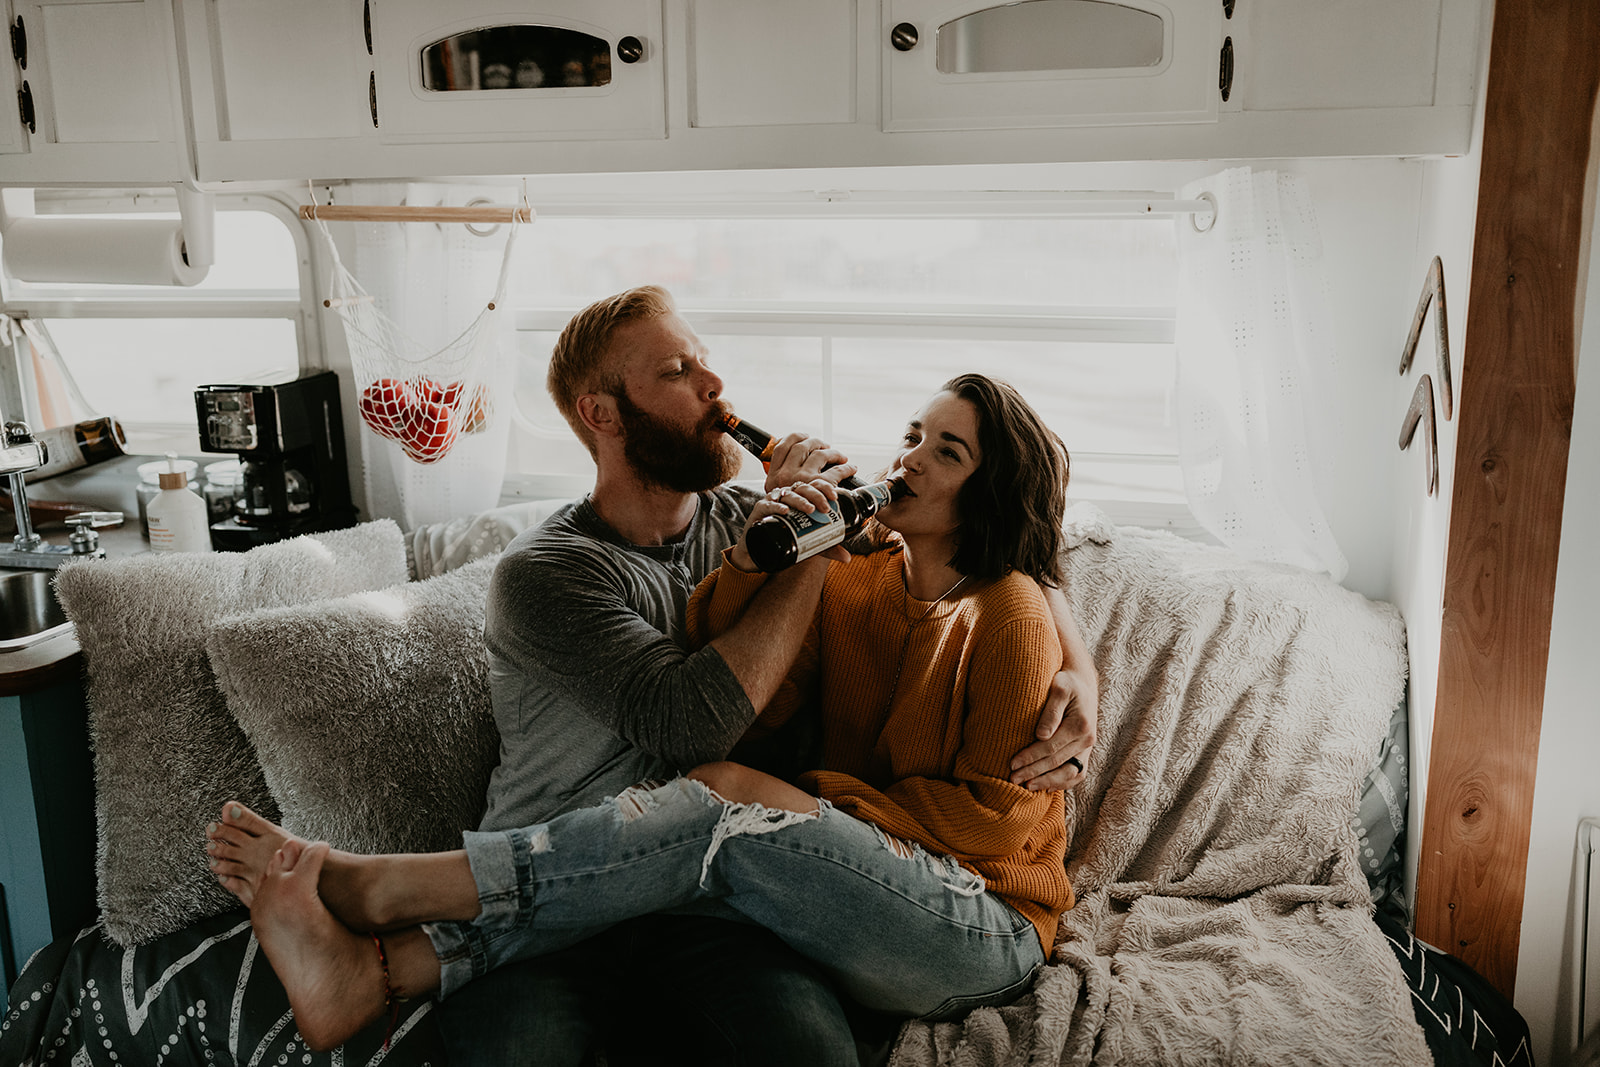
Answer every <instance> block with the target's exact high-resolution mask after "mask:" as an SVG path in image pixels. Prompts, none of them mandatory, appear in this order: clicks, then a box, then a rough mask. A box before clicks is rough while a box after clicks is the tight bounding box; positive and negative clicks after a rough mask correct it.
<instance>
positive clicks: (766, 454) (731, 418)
mask: <svg viewBox="0 0 1600 1067" xmlns="http://www.w3.org/2000/svg"><path fill="white" fill-rule="evenodd" d="M722 429H723V431H724V432H725V433H726V434H727V435H728V436H729V437H731V438H733V439H734V440H735V441H738V442H739V443H740V444H741V445H743V446H744V448H745V451H747V452H749V453H750V454H751V455H752V456H754V457H756V458H757V459H759V460H760V461H761V466H763V467H771V465H772V450H773V449H774V448H776V447H777V446H778V439H777V438H776V437H774V436H772V435H771V434H770V433H768V432H767V431H765V430H763V429H762V428H761V427H759V426H756V425H754V424H752V423H751V422H750V421H749V420H748V419H741V418H740V417H739V416H737V415H724V416H723V417H722ZM863 484H864V483H863V482H862V481H861V479H860V478H857V477H856V476H855V475H851V476H850V477H848V478H846V479H845V480H844V481H842V482H840V483H839V488H840V489H860V488H861V486H862V485H863Z"/></svg>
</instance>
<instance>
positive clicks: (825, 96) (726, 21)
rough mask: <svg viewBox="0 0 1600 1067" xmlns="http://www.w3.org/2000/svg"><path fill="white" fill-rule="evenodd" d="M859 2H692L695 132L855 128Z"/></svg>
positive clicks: (692, 119)
mask: <svg viewBox="0 0 1600 1067" xmlns="http://www.w3.org/2000/svg"><path fill="white" fill-rule="evenodd" d="M857 22H858V18H857V12H856V0H807V2H806V3H803V4H797V3H772V2H770V0H755V2H752V0H690V3H689V5H688V9H687V31H688V32H687V34H686V38H687V40H688V55H687V57H686V65H687V69H688V74H689V84H688V86H687V88H688V91H689V99H690V104H689V124H690V125H691V126H694V127H697V128H699V129H717V128H724V127H760V126H804V125H842V124H849V123H853V122H855V121H856V117H857V116H856V69H857V63H856V60H857V52H858V46H857V34H856V26H857Z"/></svg>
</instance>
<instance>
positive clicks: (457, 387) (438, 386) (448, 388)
mask: <svg viewBox="0 0 1600 1067" xmlns="http://www.w3.org/2000/svg"><path fill="white" fill-rule="evenodd" d="M417 395H418V396H419V397H421V398H422V399H423V400H426V401H428V402H430V403H433V404H443V405H444V406H445V407H447V408H452V409H454V408H455V406H456V401H457V400H459V399H461V383H460V382H436V381H434V380H433V379H432V378H418V379H417Z"/></svg>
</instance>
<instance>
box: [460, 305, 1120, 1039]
mask: <svg viewBox="0 0 1600 1067" xmlns="http://www.w3.org/2000/svg"><path fill="white" fill-rule="evenodd" d="M706 355H707V353H706V349H705V346H704V345H703V344H701V342H700V341H699V339H698V338H697V337H696V336H695V335H694V332H693V331H692V330H690V328H689V327H688V325H687V324H686V323H685V322H684V321H683V320H682V318H680V317H679V316H678V315H677V313H676V309H675V308H674V306H673V304H672V301H671V297H670V296H669V295H668V294H667V293H666V292H665V291H664V290H661V289H659V288H655V287H644V288H640V289H634V290H630V291H628V292H625V293H621V294H619V295H617V296H614V297H611V298H609V299H607V300H602V301H600V302H598V303H596V304H594V305H592V306H590V307H589V308H586V309H585V310H584V311H582V312H580V313H579V314H578V315H576V316H575V317H574V318H573V320H572V321H571V323H569V324H568V326H567V328H566V329H565V330H564V331H563V332H562V335H561V338H560V339H559V340H558V342H557V344H556V348H555V351H554V353H553V354H552V357H551V363H550V372H549V388H550V392H551V395H552V396H553V397H554V399H555V401H556V405H557V407H558V408H559V409H560V410H561V412H562V414H563V415H564V416H565V417H566V419H567V421H568V423H569V424H570V425H571V426H572V428H573V431H574V432H575V433H576V434H577V435H578V437H579V439H580V440H582V441H583V443H584V444H585V446H587V447H588V449H589V451H590V454H591V455H593V457H594V460H595V466H596V477H595V487H594V490H593V491H592V492H591V493H590V494H589V496H588V497H587V498H585V499H584V500H582V501H579V502H578V503H576V504H573V505H571V506H569V507H567V508H565V509H563V510H562V511H560V512H558V513H557V514H556V515H554V516H552V517H551V518H550V519H549V520H548V521H547V522H546V523H544V524H543V525H542V526H540V527H538V528H536V529H534V530H529V531H527V532H525V533H524V534H522V535H521V536H520V537H518V538H517V539H516V540H515V541H514V542H513V543H512V544H511V545H510V546H509V547H508V548H507V549H506V552H505V554H504V556H503V557H502V560H501V563H500V565H499V567H498V569H497V570H496V572H495V577H494V583H493V586H492V587H491V591H490V596H489V605H488V623H487V628H486V636H487V641H488V646H489V652H490V669H491V685H492V691H493V699H494V713H495V718H496V722H497V724H498V726H499V729H500V735H501V760H500V764H499V766H498V767H497V768H496V770H495V772H494V777H493V779H492V780H491V782H490V785H489V803H488V810H487V812H486V814H485V816H484V819H483V823H482V826H481V828H482V829H484V830H498V829H506V828H510V827H516V826H527V825H532V824H535V823H539V822H542V821H545V820H548V819H550V818H551V817H553V816H555V815H557V814H559V813H561V812H564V811H568V810H571V809H573V808H579V807H587V806H590V805H592V804H594V803H596V802H598V801H600V800H601V799H603V798H605V797H608V796H612V795H615V794H617V793H619V792H621V791H622V790H624V789H626V788H627V787H629V786H631V785H634V784H636V783H638V782H640V781H644V780H647V779H651V778H665V777H670V776H671V775H673V774H675V773H678V772H680V771H682V770H685V769H687V768H689V767H692V766H695V765H697V764H700V763H705V762H709V761H713V760H719V759H723V758H725V757H726V756H727V753H728V751H729V750H730V749H731V748H732V747H733V745H734V743H735V742H736V741H738V740H739V738H740V736H741V735H742V734H743V733H744V731H745V729H746V727H747V726H749V724H750V723H751V721H752V720H753V719H754V718H755V714H756V712H757V710H758V708H757V707H756V706H754V705H753V704H752V702H751V699H750V697H749V696H748V695H747V694H750V693H763V692H765V693H770V692H771V691H772V690H773V688H775V686H776V684H777V681H778V680H779V679H781V677H782V676H783V674H784V672H785V671H786V670H787V668H788V666H789V664H790V662H792V660H793V658H794V655H795V653H796V652H797V651H798V649H799V646H800V642H801V640H802V638H803V636H804V633H805V630H806V627H807V624H808V623H809V622H810V613H809V611H804V610H790V608H789V606H790V605H791V604H803V603H808V602H809V603H814V602H815V594H814V592H813V593H812V594H811V599H810V601H806V600H805V590H804V588H803V587H802V585H801V583H803V582H806V581H811V580H814V577H815V572H816V570H817V569H816V568H803V569H797V571H796V572H790V573H786V574H783V575H779V576H776V577H775V578H774V579H773V580H772V581H771V582H769V583H768V587H767V589H766V590H765V591H764V592H763V594H762V596H761V597H758V599H757V600H756V601H755V602H754V603H753V604H752V605H751V607H750V609H749V610H748V611H747V613H746V615H745V617H744V619H743V620H742V621H741V623H740V624H739V626H737V627H735V628H734V629H733V630H731V631H729V632H728V633H727V634H724V635H723V636H722V637H719V638H718V639H717V640H716V641H714V642H712V644H711V645H709V646H707V647H706V648H704V649H701V650H700V651H698V652H694V653H690V652H688V651H686V648H687V645H688V642H687V640H686V638H685V635H684V631H683V619H684V608H685V606H686V604H687V600H688V596H689V594H690V592H691V591H692V590H693V589H694V587H695V585H696V584H697V583H698V582H699V580H700V579H701V578H702V577H704V576H705V575H706V574H707V573H709V572H710V571H711V570H713V569H715V567H716V566H717V563H718V561H719V557H720V554H721V552H722V550H723V549H724V548H726V547H728V546H729V545H731V544H733V543H734V542H735V541H736V540H737V539H738V536H739V533H740V531H741V529H742V527H743V525H744V523H745V519H746V517H747V514H748V512H749V510H750V508H751V506H752V505H753V504H754V502H755V501H756V500H757V499H759V497H758V495H757V494H756V493H755V492H754V491H752V490H748V489H744V488H741V487H737V486H730V485H727V484H725V483H726V482H727V481H728V480H729V479H730V478H732V477H733V476H734V474H735V473H736V472H737V470H738V468H739V464H740V460H741V454H740V453H739V451H738V448H737V446H736V445H735V444H734V443H733V442H732V440H731V439H730V438H728V437H727V436H726V435H724V434H722V433H721V431H720V429H719V426H720V416H721V415H722V413H723V412H724V411H725V410H727V409H726V407H725V405H724V403H723V401H722V399H721V394H722V381H721V379H720V378H718V377H717V375H716V374H715V372H713V371H712V370H711V369H710V367H709V366H707V362H706ZM824 471H826V472H827V473H826V477H828V478H829V479H831V480H833V481H834V482H837V481H838V480H839V479H842V478H844V477H845V476H847V475H849V474H851V473H854V471H855V468H854V467H853V466H851V465H850V464H849V463H847V462H845V456H844V455H843V454H842V453H840V452H838V451H837V450H835V449H832V448H830V447H828V446H827V445H826V444H824V443H823V442H821V441H819V440H816V439H815V438H809V437H804V436H802V435H798V434H791V435H790V436H788V437H785V438H784V439H783V440H782V441H781V442H780V443H779V444H778V446H777V448H776V449H775V450H774V452H773V456H772V462H771V467H770V471H769V474H768V478H767V488H768V489H769V490H775V489H779V488H781V487H786V486H789V485H791V484H793V483H794V482H796V481H799V480H802V479H811V478H815V477H818V476H819V475H823V472H824ZM802 572H803V573H802ZM1053 599H1054V603H1055V605H1056V613H1057V616H1058V620H1060V622H1059V627H1060V629H1061V630H1062V641H1063V645H1064V647H1065V649H1066V655H1065V657H1064V658H1065V662H1066V666H1067V669H1066V670H1064V671H1063V673H1062V675H1060V676H1058V678H1057V685H1056V688H1055V690H1054V691H1053V693H1052V700H1051V706H1050V707H1049V708H1048V709H1047V710H1046V711H1045V713H1044V715H1043V716H1042V718H1041V721H1040V735H1041V738H1043V740H1041V741H1040V742H1039V743H1038V744H1035V745H1033V746H1030V747H1029V748H1028V749H1026V750H1024V751H1023V752H1022V753H1019V755H1018V758H1017V760H1016V761H1014V767H1015V768H1016V774H1015V775H1014V779H1015V780H1017V781H1019V782H1023V781H1031V784H1032V785H1033V786H1034V787H1036V788H1063V787H1065V786H1069V785H1072V784H1074V783H1075V782H1076V780H1077V777H1078V776H1079V775H1080V774H1081V771H1082V767H1081V760H1082V759H1084V758H1086V757H1087V753H1088V750H1089V748H1090V747H1091V746H1092V745H1093V742H1094V712H1095V701H1096V696H1097V689H1096V682H1095V678H1094V672H1093V665H1092V663H1091V661H1090V659H1089V656H1088V652H1087V650H1086V649H1085V648H1084V646H1083V643H1082V639H1081V638H1080V637H1079V635H1078V633H1077V630H1076V628H1075V627H1074V626H1073V624H1072V622H1071V618H1070V614H1068V612H1067V610H1066V607H1065V601H1064V599H1063V598H1062V597H1060V595H1059V594H1056V595H1055V596H1054V598H1053ZM1063 716H1065V719H1066V724H1065V726H1064V727H1063V728H1061V729H1057V725H1058V724H1060V723H1061V722H1062V719H1063ZM1069 759H1073V760H1077V761H1079V762H1078V765H1076V766H1075V765H1073V764H1072V763H1069V762H1067V761H1068V760H1069ZM1045 772H1048V773H1045ZM441 1019H442V1023H443V1026H444V1029H445V1032H446V1035H447V1038H448V1039H449V1040H450V1041H451V1043H452V1045H453V1046H454V1048H453V1051H455V1052H457V1053H458V1055H459V1056H461V1057H462V1058H463V1062H482V1063H490V1062H493V1063H498V1064H510V1063H541V1064H544V1063H576V1062H578V1061H579V1060H580V1059H581V1058H582V1056H583V1055H584V1054H585V1050H586V1049H587V1048H590V1047H591V1046H593V1045H595V1044H596V1043H598V1042H599V1041H603V1042H604V1044H605V1047H606V1052H607V1057H608V1060H609V1061H610V1062H611V1063H613V1064H618V1063H623V1062H630V1061H634V1062H651V1063H663V1062H685V1063H691V1062H692V1063H697V1064H706V1063H749V1064H778V1063H795V1064H834V1063H838V1064H849V1063H854V1062H856V1051H855V1046H854V1041H853V1039H852V1036H851V1032H850V1029H849V1026H848V1024H847V1021H846V1018H845V1014H844V1012H843V1010H842V1008H841V1006H840V1004H839V1002H838V1000H837V998H836V997H835V996H834V994H833V992H832V990H831V989H830V987H829V985H828V983H827V981H826V979H825V978H824V977H823V976H822V975H821V973H820V972H818V971H817V970H816V968H815V967H814V966H813V965H812V964H811V963H809V962H808V961H806V960H804V959H802V958H801V957H799V956H798V955H797V954H795V953H793V952H792V951H790V950H789V949H788V948H787V947H786V946H784V945H782V944H781V943H780V942H778V941H777V939H776V938H775V937H773V935H771V934H770V933H768V932H767V931H765V930H763V929H760V928H757V927H754V926H746V925H743V924H739V923H732V922H727V921H724V920H719V919H710V918H704V917H697V916H690V915H657V916H649V917H646V918H644V919H640V920H636V921H634V922H632V923H624V924H622V925H620V926H618V927H616V928H613V929H612V930H610V931H607V933H605V934H602V935H600V936H599V937H596V938H593V939H591V940H589V941H587V942H584V943H583V944H581V945H578V946H575V947H574V948H572V949H569V950H567V951H565V952H563V953H560V954H558V955H557V956H554V957H548V958H545V959H541V960H536V961H530V962H527V963H523V964H518V965H516V966H513V967H509V968H503V969H501V970H500V971H497V972H495V973H493V974H491V975H488V976H486V977H485V978H482V979H479V980H476V981H474V982H472V983H471V984H470V985H469V986H467V987H466V988H464V989H462V990H461V991H459V992H458V993H456V994H455V995H454V996H452V997H449V998H447V999H446V1000H444V1001H443V1002H442V1013H441Z"/></svg>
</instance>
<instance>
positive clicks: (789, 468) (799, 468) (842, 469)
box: [767, 433, 856, 493]
mask: <svg viewBox="0 0 1600 1067" xmlns="http://www.w3.org/2000/svg"><path fill="white" fill-rule="evenodd" d="M855 472H856V466H855V464H854V463H851V462H849V460H847V459H846V458H845V454H844V453H843V452H840V451H839V450H838V449H837V448H834V447H832V446H831V445H829V444H828V443H827V442H826V441H824V440H822V439H821V438H820V437H807V436H806V435H805V434H799V433H792V434H789V435H788V436H787V437H783V438H780V439H779V441H778V443H777V444H776V445H774V446H773V448H772V459H771V460H770V461H768V465H767V492H768V493H771V492H772V491H773V490H775V489H780V488H785V487H788V486H792V485H794V484H795V483H796V482H811V481H813V480H815V479H817V478H826V479H827V480H828V481H830V482H832V483H833V484H834V485H838V484H839V483H840V482H841V481H843V480H844V479H845V478H848V477H850V475H852V474H854V473H855Z"/></svg>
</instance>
